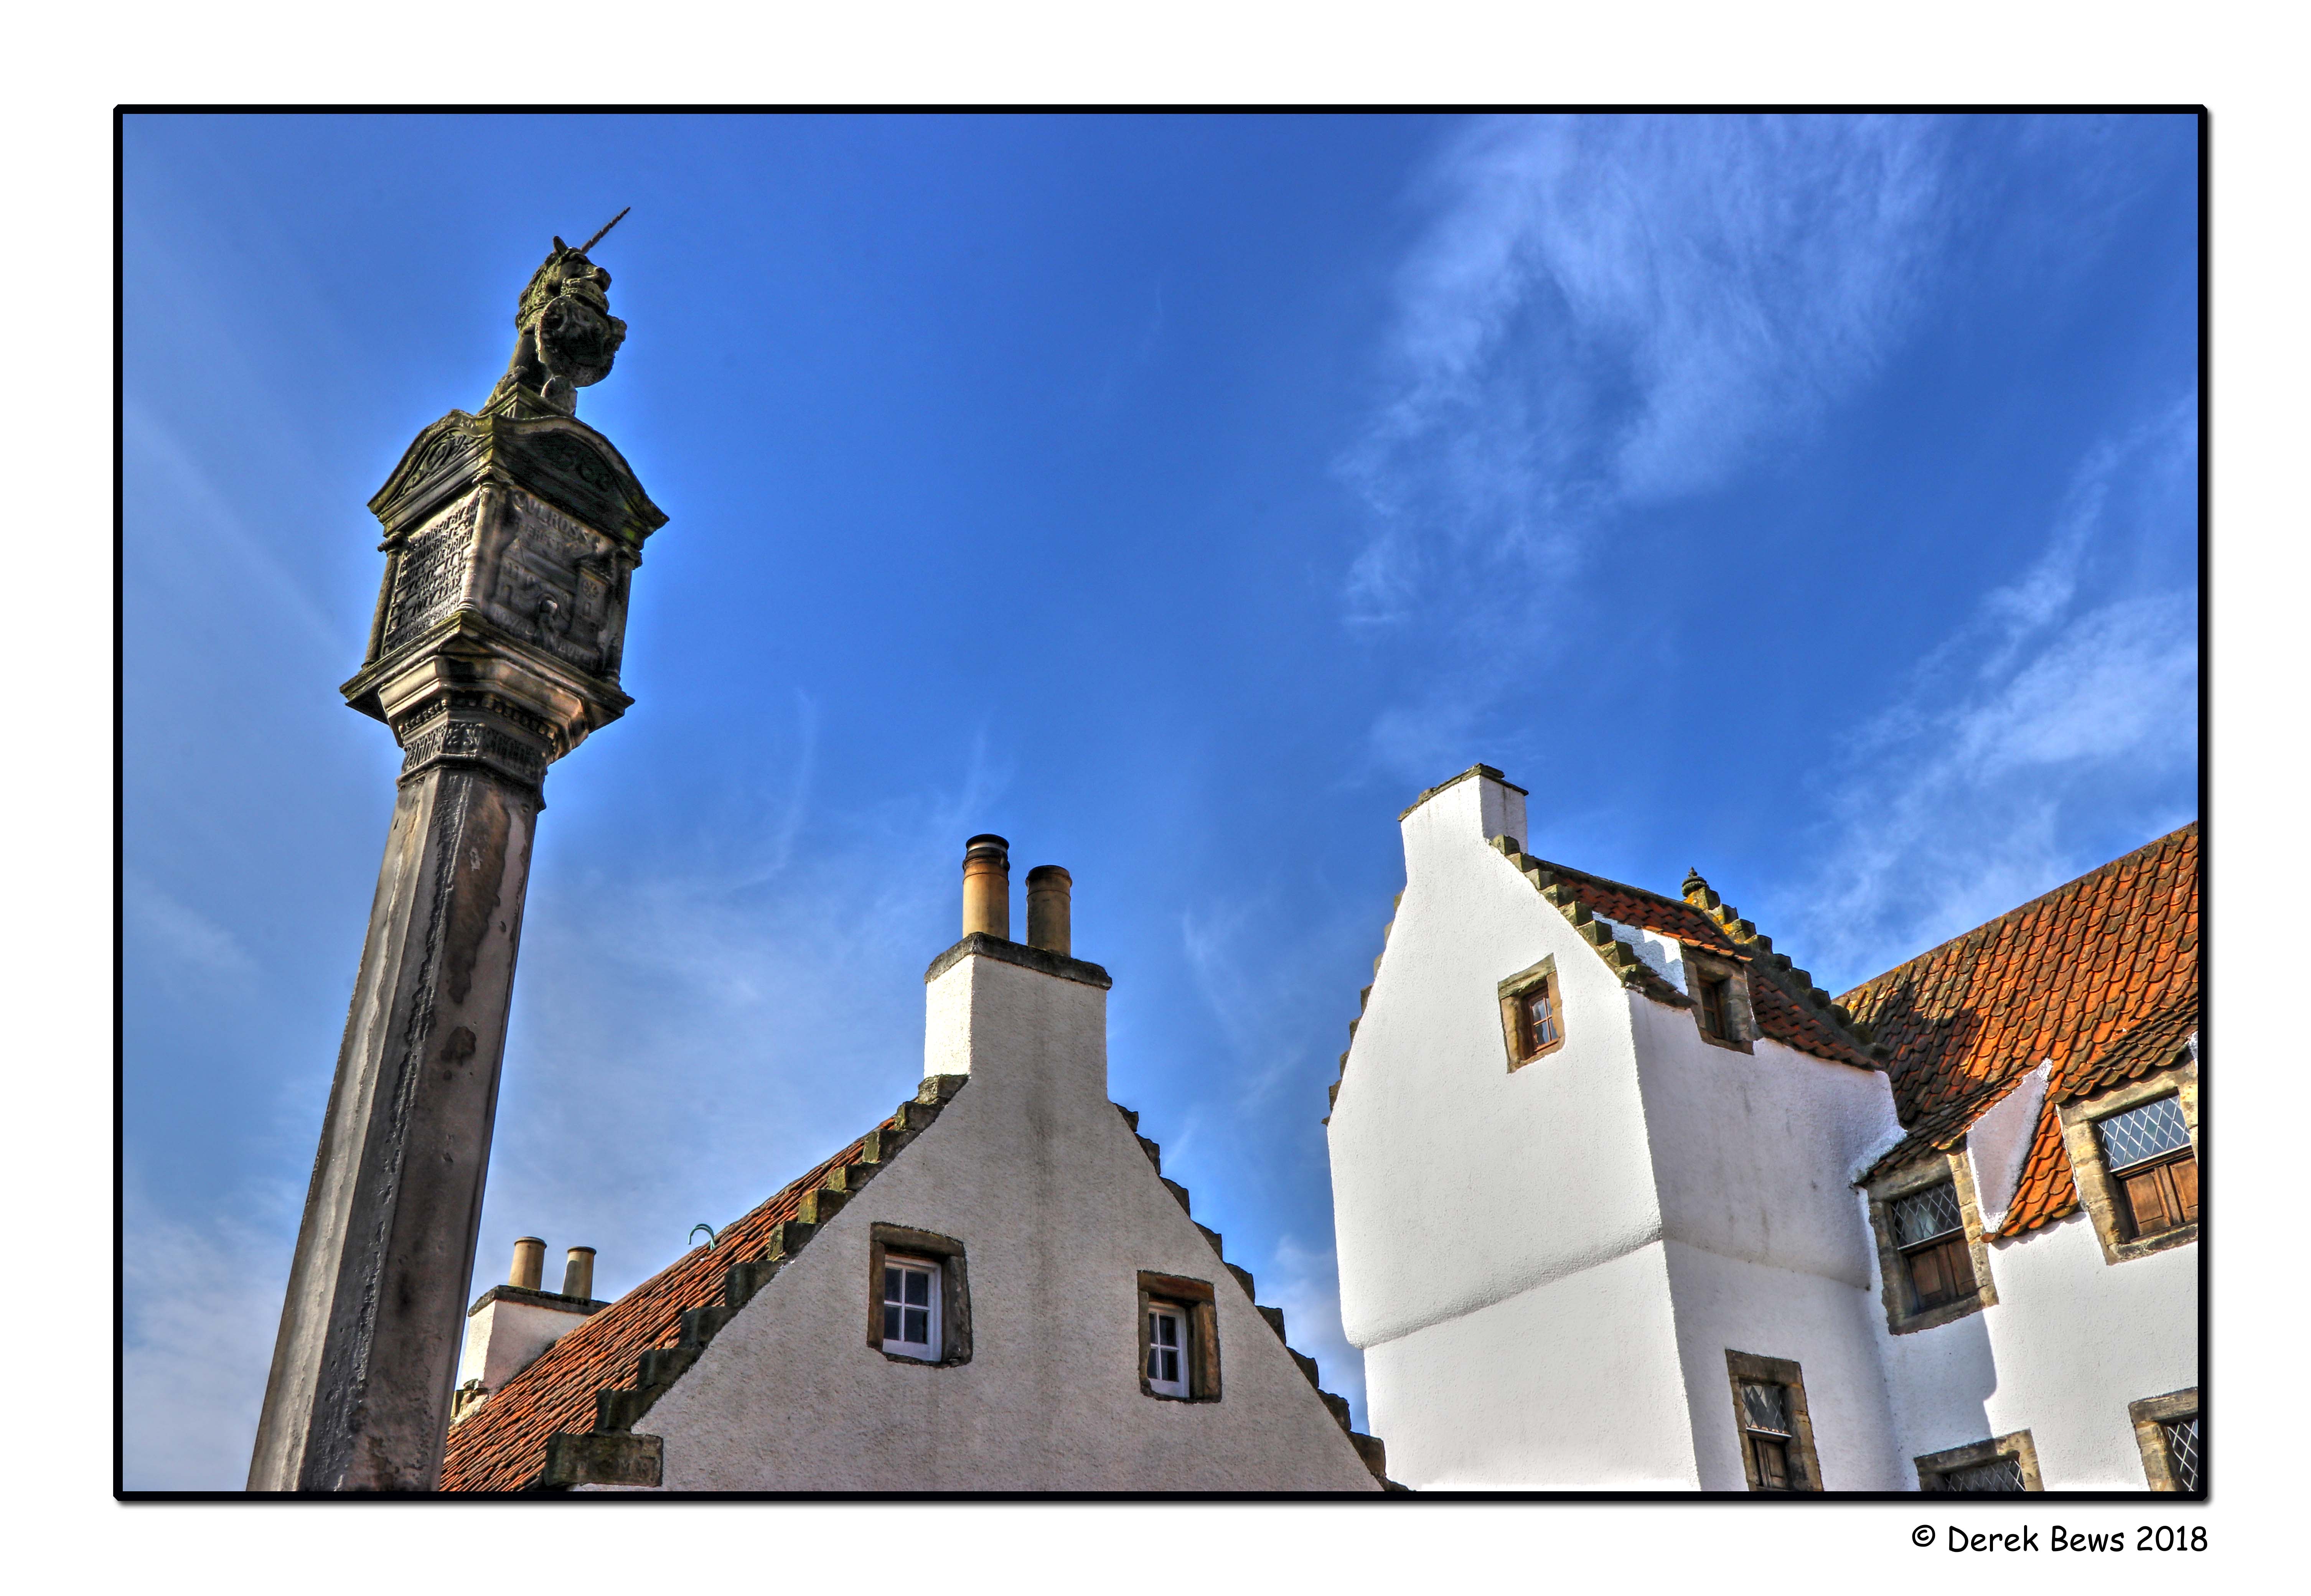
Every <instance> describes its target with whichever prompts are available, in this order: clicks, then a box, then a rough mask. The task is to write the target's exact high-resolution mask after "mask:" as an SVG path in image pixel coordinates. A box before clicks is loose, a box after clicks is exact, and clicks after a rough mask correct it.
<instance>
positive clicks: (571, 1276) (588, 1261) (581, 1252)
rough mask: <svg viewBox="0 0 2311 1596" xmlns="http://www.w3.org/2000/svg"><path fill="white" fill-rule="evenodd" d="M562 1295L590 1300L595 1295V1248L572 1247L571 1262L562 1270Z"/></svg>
mask: <svg viewBox="0 0 2311 1596" xmlns="http://www.w3.org/2000/svg"><path fill="white" fill-rule="evenodd" d="M562 1295H564V1296H574V1297H578V1298H580V1300H583V1301H588V1302H590V1301H592V1300H593V1296H594V1249H593V1248H591V1247H572V1248H571V1249H570V1262H569V1265H568V1267H566V1268H565V1269H562Z"/></svg>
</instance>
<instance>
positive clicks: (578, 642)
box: [490, 494, 624, 676]
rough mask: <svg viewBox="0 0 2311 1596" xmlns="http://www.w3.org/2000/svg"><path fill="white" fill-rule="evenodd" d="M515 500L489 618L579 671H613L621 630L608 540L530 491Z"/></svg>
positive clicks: (617, 576)
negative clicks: (515, 506)
mask: <svg viewBox="0 0 2311 1596" xmlns="http://www.w3.org/2000/svg"><path fill="white" fill-rule="evenodd" d="M517 504H518V506H519V510H518V512H517V513H516V514H515V516H514V517H513V518H512V520H511V528H512V530H511V532H510V536H509V538H508V541H507V543H506V545H505V547H504V548H503V550H502V551H501V553H500V554H499V555H498V558H497V580H496V583H495V588H494V590H493V592H492V593H491V595H490V618H491V619H493V620H494V621H495V622H497V623H498V624H500V625H501V626H503V627H504V628H505V629H506V630H507V631H509V632H512V633H513V634H514V635H515V636H516V637H519V638H520V639H521V640H522V641H525V642H532V643H536V644H537V645H538V646H539V647H541V648H543V649H545V650H548V651H549V652H551V653H554V654H556V655H558V656H560V657H561V658H563V659H566V660H568V661H569V662H570V663H571V664H572V665H574V666H576V667H579V668H580V670H585V671H592V672H597V673H599V674H602V675H605V676H614V675H615V673H616V670H617V652H618V636H619V633H620V632H623V631H624V625H623V621H624V614H623V612H624V605H623V604H622V603H621V602H619V600H620V598H621V597H622V595H621V592H620V589H621V588H622V587H623V585H624V583H623V580H622V579H623V574H624V573H623V572H622V571H621V570H620V567H619V562H618V561H617V559H616V558H615V545H614V544H613V543H612V542H611V540H610V539H609V538H607V537H605V536H602V535H601V534H600V533H598V532H594V531H591V530H589V528H585V527H582V526H580V524H579V523H578V522H576V521H574V520H572V519H570V518H569V517H568V516H565V515H563V514H562V512H561V511H560V510H555V509H554V508H553V507H552V506H550V505H548V504H546V503H545V502H544V501H540V500H538V499H537V498H536V497H534V496H532V495H529V494H523V495H521V496H520V497H519V499H518V500H517Z"/></svg>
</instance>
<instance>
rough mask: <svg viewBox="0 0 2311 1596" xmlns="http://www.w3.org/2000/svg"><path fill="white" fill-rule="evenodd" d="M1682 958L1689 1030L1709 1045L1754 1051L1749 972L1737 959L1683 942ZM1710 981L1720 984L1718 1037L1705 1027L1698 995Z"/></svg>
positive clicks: (1754, 1012) (1754, 1014)
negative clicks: (1690, 1018)
mask: <svg viewBox="0 0 2311 1596" xmlns="http://www.w3.org/2000/svg"><path fill="white" fill-rule="evenodd" d="M1681 950H1682V953H1683V956H1684V960H1685V995H1686V996H1687V998H1689V999H1692V1002H1693V1032H1694V1034H1695V1035H1696V1036H1698V1037H1700V1038H1701V1040H1702V1041H1704V1042H1707V1043H1708V1044H1709V1045H1710V1046H1711V1047H1722V1048H1725V1049H1727V1050H1729V1051H1732V1052H1737V1053H1754V1052H1756V1051H1757V1006H1756V1005H1755V1004H1753V1003H1752V1002H1751V1001H1750V999H1749V972H1748V971H1747V970H1746V969H1744V968H1743V967H1742V966H1741V965H1740V964H1739V963H1738V962H1737V961H1735V960H1732V959H1729V958H1725V957H1722V955H1718V954H1716V953H1714V952H1713V951H1711V950H1710V949H1708V948H1705V947H1696V946H1694V945H1693V944H1692V943H1690V942H1687V943H1684V944H1682V945H1681ZM1711 981H1719V982H1722V983H1723V990H1724V996H1725V1016H1724V1018H1725V1029H1726V1033H1725V1034H1724V1035H1722V1036H1719V1035H1715V1034H1713V1033H1711V1031H1710V1029H1709V1022H1708V1016H1707V1008H1706V1005H1705V1003H1704V1002H1703V1000H1702V997H1701V994H1702V992H1703V990H1705V989H1706V988H1707V986H1708V985H1709V983H1710V982H1711Z"/></svg>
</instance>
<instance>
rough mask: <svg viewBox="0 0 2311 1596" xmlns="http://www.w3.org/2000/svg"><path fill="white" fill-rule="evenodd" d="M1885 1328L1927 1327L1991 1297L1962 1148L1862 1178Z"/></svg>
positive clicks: (1904, 1331) (1994, 1296)
mask: <svg viewBox="0 0 2311 1596" xmlns="http://www.w3.org/2000/svg"><path fill="white" fill-rule="evenodd" d="M1864 1190H1866V1191H1867V1192H1868V1193H1869V1197H1870V1228H1871V1232H1872V1233H1873V1234H1875V1235H1876V1237H1877V1241H1878V1272H1879V1282H1880V1284H1881V1286H1883V1289H1884V1296H1885V1303H1886V1328H1887V1329H1888V1330H1892V1331H1893V1332H1894V1333H1895V1334H1896V1335H1897V1336H1902V1335H1908V1334H1910V1333H1911V1332H1912V1331H1914V1330H1931V1329H1932V1328H1933V1327H1934V1326H1936V1325H1938V1324H1947V1323H1949V1321H1951V1320H1953V1319H1963V1318H1964V1317H1966V1316H1967V1314H1969V1313H1980V1312H1981V1311H1982V1310H1983V1309H1984V1308H1987V1307H1989V1306H1991V1305H1992V1304H1995V1303H1996V1302H1997V1301H1998V1292H1997V1289H1996V1287H1995V1286H1994V1285H1993V1283H1992V1280H1991V1278H1990V1249H1989V1247H1988V1246H1987V1245H1986V1244H1985V1243H1984V1231H1983V1225H1982V1212H1981V1208H1980V1207H1979V1205H1978V1204H1977V1202H1976V1200H1975V1194H1974V1171H1973V1168H1972V1166H1971V1165H1970V1164H1968V1163H1967V1155H1966V1153H1965V1152H1964V1151H1963V1150H1959V1151H1957V1152H1939V1153H1931V1152H1930V1153H1927V1154H1925V1155H1924V1156H1921V1157H1919V1158H1917V1159H1915V1160H1914V1161H1912V1162H1909V1163H1905V1164H1899V1165H1897V1166H1896V1167H1894V1168H1892V1169H1889V1170H1888V1171H1886V1172H1885V1173H1882V1174H1879V1175H1878V1176H1876V1177H1874V1178H1872V1179H1871V1180H1870V1181H1869V1182H1866V1183H1865V1186H1864Z"/></svg>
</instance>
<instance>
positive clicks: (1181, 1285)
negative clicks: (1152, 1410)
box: [1135, 1269, 1220, 1402]
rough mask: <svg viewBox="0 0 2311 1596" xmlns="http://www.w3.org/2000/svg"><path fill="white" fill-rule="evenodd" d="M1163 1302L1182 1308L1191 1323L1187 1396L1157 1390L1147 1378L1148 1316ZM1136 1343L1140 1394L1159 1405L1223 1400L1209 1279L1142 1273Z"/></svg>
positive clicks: (1217, 1329) (1216, 1321) (1216, 1324)
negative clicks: (1151, 1310) (1153, 1308)
mask: <svg viewBox="0 0 2311 1596" xmlns="http://www.w3.org/2000/svg"><path fill="white" fill-rule="evenodd" d="M1158 1303H1163V1304H1168V1305H1170V1306H1172V1307H1174V1308H1178V1309H1180V1310H1181V1311H1182V1313H1183V1314H1184V1315H1185V1316H1186V1319H1187V1321H1188V1345H1187V1348H1186V1350H1187V1354H1188V1394H1187V1395H1186V1396H1184V1397H1181V1396H1174V1395H1173V1394H1172V1393H1171V1392H1169V1391H1157V1390H1156V1388H1155V1386H1154V1384H1152V1383H1151V1382H1149V1380H1148V1378H1147V1351H1148V1342H1147V1313H1148V1310H1149V1309H1150V1308H1152V1307H1154V1306H1155V1305H1156V1304H1158ZM1135 1322H1136V1323H1137V1325H1138V1332H1137V1336H1136V1340H1137V1342H1138V1354H1139V1361H1138V1365H1137V1367H1138V1374H1139V1393H1140V1395H1142V1396H1144V1397H1147V1398H1150V1399H1151V1400H1155V1401H1158V1402H1217V1401H1218V1400H1220V1323H1219V1309H1218V1307H1217V1304H1216V1303H1215V1301H1214V1299H1213V1295H1212V1283H1211V1282H1210V1281H1209V1280H1196V1279H1190V1278H1188V1277H1186V1276H1184V1275H1164V1274H1157V1273H1156V1272H1155V1271H1154V1270H1152V1269H1141V1270H1140V1271H1139V1313H1138V1318H1137V1320H1136V1321H1135Z"/></svg>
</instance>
